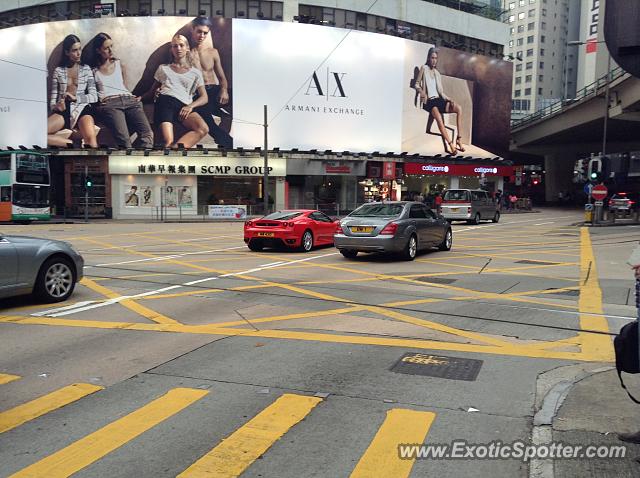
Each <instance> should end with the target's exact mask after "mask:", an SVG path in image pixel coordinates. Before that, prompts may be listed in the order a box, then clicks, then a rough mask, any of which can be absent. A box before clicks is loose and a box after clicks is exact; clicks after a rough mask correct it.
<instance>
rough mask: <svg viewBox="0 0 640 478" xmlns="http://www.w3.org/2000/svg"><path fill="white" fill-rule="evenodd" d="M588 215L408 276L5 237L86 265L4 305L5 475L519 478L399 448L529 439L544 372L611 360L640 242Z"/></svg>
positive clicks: (187, 240)
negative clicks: (59, 290)
mask: <svg viewBox="0 0 640 478" xmlns="http://www.w3.org/2000/svg"><path fill="white" fill-rule="evenodd" d="M581 219H582V217H581V214H580V213H578V212H575V211H560V210H545V211H543V212H542V213H539V214H517V215H505V216H503V218H502V220H501V222H500V223H499V224H492V223H486V224H481V225H479V226H467V225H464V224H459V225H454V245H453V248H452V250H451V251H449V252H440V251H437V250H434V251H432V252H427V253H423V254H420V255H419V256H418V257H417V258H416V260H415V261H413V262H404V261H399V260H396V259H394V258H387V257H380V256H375V255H365V254H360V255H359V256H358V257H357V258H356V259H355V260H348V259H345V258H343V257H342V256H341V255H340V254H339V253H338V252H337V251H336V250H335V249H334V248H332V247H326V248H320V249H315V250H314V251H312V252H311V253H308V254H304V253H299V252H288V251H264V252H260V253H256V252H251V251H249V250H248V249H247V248H246V246H245V245H244V243H243V241H242V225H241V224H232V223H192V224H189V223H184V224H158V223H151V224H143V223H128V222H127V223H125V222H101V223H95V224H93V223H90V224H66V225H58V224H51V225H39V226H10V227H3V228H2V232H4V233H20V234H23V233H25V234H29V235H35V236H40V237H51V238H55V239H63V240H66V241H69V242H71V243H72V244H74V246H75V247H76V248H77V249H78V250H80V251H81V253H82V254H83V256H84V257H85V260H86V263H87V268H86V270H85V274H86V277H85V279H84V280H83V281H82V283H80V284H79V285H78V287H77V289H76V291H75V293H74V295H73V296H72V297H71V299H70V300H69V301H67V302H65V303H62V304H56V305H55V306H51V305H42V304H37V303H35V302H34V301H33V300H32V299H30V298H19V299H11V300H4V301H0V341H1V346H0V476H47V477H50V476H69V475H71V474H75V475H74V476H79V477H85V476H86V477H89V476H91V477H105V476H108V477H133V476H135V477H173V476H178V475H180V476H208V477H214V476H215V477H222V476H225V477H227V476H229V477H230V476H239V475H242V476H243V477H245V476H246V477H277V478H284V477H343V476H344V477H346V476H354V477H373V476H380V477H394V478H395V477H405V476H411V477H423V476H434V477H440V476H487V477H496V476H505V477H513V476H522V477H525V476H529V473H530V471H531V470H530V466H529V464H528V463H526V462H524V461H523V460H518V459H485V460H477V459H476V460H474V459H470V458H467V459H412V458H408V459H407V458H405V459H400V458H399V456H398V445H399V444H422V443H424V444H429V445H433V444H451V443H452V442H453V441H454V440H464V441H466V442H467V443H468V444H489V443H491V442H492V441H500V442H502V443H511V442H514V441H516V440H521V441H522V442H524V443H531V436H532V430H533V415H534V412H535V411H536V407H537V405H536V399H537V397H536V387H537V380H538V376H539V375H540V374H541V373H544V372H547V371H550V370H553V369H557V368H560V367H567V366H571V365H575V364H599V363H603V364H606V363H610V362H611V361H612V360H613V348H612V344H611V332H612V331H617V330H618V329H619V327H620V326H621V325H622V324H624V323H626V322H627V321H628V320H629V319H630V318H631V317H633V316H634V314H635V309H634V307H633V303H634V302H633V301H634V297H633V291H632V290H631V287H632V286H633V282H632V280H631V275H630V273H629V272H628V267H626V266H625V264H624V262H625V259H626V257H627V256H628V255H629V253H630V250H631V249H632V247H633V246H634V243H637V241H638V239H639V238H640V230H639V229H638V228H634V227H618V228H599V229H591V230H588V229H587V228H581V227H576V226H574V225H573V224H575V223H576V222H578V221H580V220H581ZM425 374H426V375H425ZM433 375H435V376H433ZM538 405H539V404H538Z"/></svg>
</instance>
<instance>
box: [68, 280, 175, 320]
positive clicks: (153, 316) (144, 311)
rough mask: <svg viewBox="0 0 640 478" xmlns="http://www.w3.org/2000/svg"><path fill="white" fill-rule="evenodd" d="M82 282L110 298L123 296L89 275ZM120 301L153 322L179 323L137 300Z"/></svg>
mask: <svg viewBox="0 0 640 478" xmlns="http://www.w3.org/2000/svg"><path fill="white" fill-rule="evenodd" d="M80 283H81V284H82V285H83V286H85V287H87V288H89V289H91V290H93V291H95V292H97V293H99V294H102V295H104V296H105V297H107V298H109V299H116V298H118V297H122V296H121V295H120V294H118V293H116V292H114V291H112V290H111V289H109V288H107V287H105V286H103V285H100V284H98V283H96V282H95V281H92V280H91V279H89V278H88V277H84V278H83V279H82V281H81V282H80ZM119 303H120V304H122V306H123V307H126V308H127V309H129V310H132V311H133V312H135V313H137V314H140V315H141V316H143V317H145V318H147V319H149V320H152V321H153V322H156V323H158V324H178V323H179V322H178V321H177V320H174V319H172V318H170V317H167V316H166V315H163V314H161V313H159V312H156V311H155V310H151V309H149V308H148V307H145V306H144V305H141V304H138V303H137V302H136V301H134V300H132V299H124V300H121V301H120V302H119Z"/></svg>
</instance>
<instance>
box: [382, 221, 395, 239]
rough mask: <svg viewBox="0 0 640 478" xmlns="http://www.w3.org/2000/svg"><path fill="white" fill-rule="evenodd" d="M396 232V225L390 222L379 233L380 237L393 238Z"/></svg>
mask: <svg viewBox="0 0 640 478" xmlns="http://www.w3.org/2000/svg"><path fill="white" fill-rule="evenodd" d="M397 230H398V224H396V223H395V222H390V223H389V224H387V225H386V226H384V229H383V230H382V231H380V235H381V236H393V235H394V234H395V233H396V231H397Z"/></svg>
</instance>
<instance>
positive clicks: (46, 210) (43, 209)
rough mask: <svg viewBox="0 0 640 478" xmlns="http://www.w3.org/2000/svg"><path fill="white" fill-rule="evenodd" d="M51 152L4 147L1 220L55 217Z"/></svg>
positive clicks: (0, 178) (0, 163)
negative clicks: (51, 190)
mask: <svg viewBox="0 0 640 478" xmlns="http://www.w3.org/2000/svg"><path fill="white" fill-rule="evenodd" d="M49 181H50V177H49V156H48V155H47V154H42V153H36V152H31V151H0V221H14V222H30V221H46V220H49V219H51V208H50V206H49Z"/></svg>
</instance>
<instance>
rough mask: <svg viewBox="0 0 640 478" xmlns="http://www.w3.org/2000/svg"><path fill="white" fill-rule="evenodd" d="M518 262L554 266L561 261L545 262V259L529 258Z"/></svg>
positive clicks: (517, 262)
mask: <svg viewBox="0 0 640 478" xmlns="http://www.w3.org/2000/svg"><path fill="white" fill-rule="evenodd" d="M516 264H535V265H540V266H552V265H555V264H560V263H559V262H545V261H529V260H527V259H524V260H521V261H516Z"/></svg>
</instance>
